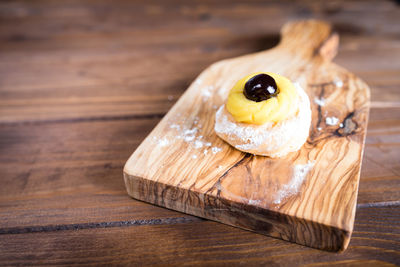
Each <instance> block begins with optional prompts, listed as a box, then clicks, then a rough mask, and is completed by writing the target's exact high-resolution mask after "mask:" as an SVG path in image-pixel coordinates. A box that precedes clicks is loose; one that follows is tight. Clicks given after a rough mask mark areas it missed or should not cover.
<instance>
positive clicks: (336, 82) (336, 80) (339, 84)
mask: <svg viewBox="0 0 400 267" xmlns="http://www.w3.org/2000/svg"><path fill="white" fill-rule="evenodd" d="M333 82H334V83H335V85H336V86H337V87H339V88H342V87H343V81H342V80H340V79H339V78H336V79H335V80H334V81H333Z"/></svg>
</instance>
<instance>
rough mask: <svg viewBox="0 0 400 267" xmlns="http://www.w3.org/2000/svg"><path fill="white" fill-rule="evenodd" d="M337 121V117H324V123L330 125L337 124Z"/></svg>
mask: <svg viewBox="0 0 400 267" xmlns="http://www.w3.org/2000/svg"><path fill="white" fill-rule="evenodd" d="M338 122H339V119H338V118H336V117H326V119H325V123H326V124H327V125H331V126H334V125H336V124H338Z"/></svg>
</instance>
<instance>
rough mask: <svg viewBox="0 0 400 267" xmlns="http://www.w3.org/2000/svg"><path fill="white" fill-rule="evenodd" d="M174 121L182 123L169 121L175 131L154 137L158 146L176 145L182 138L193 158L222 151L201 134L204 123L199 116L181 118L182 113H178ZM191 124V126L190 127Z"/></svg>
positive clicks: (170, 127)
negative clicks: (202, 123)
mask: <svg viewBox="0 0 400 267" xmlns="http://www.w3.org/2000/svg"><path fill="white" fill-rule="evenodd" d="M174 121H179V122H180V123H179V124H178V123H175V122H169V123H168V127H169V129H171V130H173V131H170V132H169V133H168V135H167V136H164V137H157V136H153V137H152V140H153V142H155V143H156V144H157V146H159V147H165V146H168V145H174V143H175V141H177V140H181V141H183V142H185V143H187V144H188V145H189V146H188V147H187V149H188V150H189V151H191V152H192V155H191V156H190V157H191V158H192V159H196V158H198V157H199V156H207V155H208V154H209V152H211V153H212V154H217V153H218V152H220V151H222V148H220V147H217V146H213V144H212V143H211V142H210V141H209V140H207V138H205V137H204V136H203V135H201V134H200V132H201V127H202V125H201V121H200V118H199V117H198V116H196V117H191V118H180V115H179V116H178V115H177V117H176V118H175V119H174ZM189 125H190V126H191V127H188V126H189Z"/></svg>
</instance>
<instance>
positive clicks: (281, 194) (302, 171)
mask: <svg viewBox="0 0 400 267" xmlns="http://www.w3.org/2000/svg"><path fill="white" fill-rule="evenodd" d="M313 167H314V162H312V161H309V162H308V163H307V164H296V165H294V167H293V174H292V179H291V180H290V181H289V183H287V184H285V185H283V187H282V188H281V189H280V190H279V191H278V193H277V197H276V199H275V200H274V201H273V203H274V204H280V203H281V202H282V200H283V199H285V198H287V197H288V196H291V195H294V194H297V193H298V192H299V190H300V187H301V185H302V184H303V182H304V179H305V178H306V177H307V174H308V172H309V171H310V170H311V169H312V168H313Z"/></svg>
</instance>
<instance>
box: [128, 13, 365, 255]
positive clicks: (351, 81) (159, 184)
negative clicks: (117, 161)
mask: <svg viewBox="0 0 400 267" xmlns="http://www.w3.org/2000/svg"><path fill="white" fill-rule="evenodd" d="M338 40H339V37H338V35H337V34H336V33H334V32H333V31H332V29H331V26H330V25H329V24H327V23H324V22H321V21H315V20H308V21H297V22H290V23H287V24H285V25H284V27H283V28H282V31H281V41H280V43H279V44H278V45H277V46H276V47H274V48H272V49H270V50H267V51H263V52H259V53H255V54H250V55H246V56H241V57H238V58H233V59H227V60H223V61H220V62H217V63H215V64H212V65H211V66H210V67H208V68H207V69H206V70H204V71H203V72H202V73H201V74H200V75H199V76H198V78H197V79H196V80H195V81H194V82H193V83H192V84H191V85H190V87H189V88H188V89H187V90H186V92H185V93H184V94H183V95H182V97H181V98H180V99H179V100H178V102H177V103H176V104H175V105H174V106H173V107H172V109H171V110H170V111H169V112H168V114H167V115H166V116H165V117H164V118H163V119H162V120H161V121H160V123H159V124H158V125H157V126H156V127H155V128H154V130H153V131H152V132H151V133H150V134H149V136H147V138H146V139H145V140H144V141H143V142H142V144H141V145H140V146H139V147H138V148H137V149H136V151H135V152H134V153H133V154H132V156H131V157H130V158H129V160H128V161H127V163H126V165H125V168H124V179H125V184H126V188H127V191H128V194H129V195H130V196H132V197H133V198H136V199H139V200H142V201H146V202H149V203H153V204H156V205H159V206H163V207H166V208H170V209H173V210H177V211H181V212H185V213H188V214H192V215H196V216H200V217H203V218H207V219H211V220H215V221H218V222H222V223H225V224H229V225H233V226H237V227H240V228H244V229H248V230H252V231H254V232H257V233H261V234H265V235H269V236H272V237H277V238H281V239H284V240H288V241H292V242H296V243H298V244H303V245H306V246H310V247H314V248H319V249H324V250H330V251H342V250H344V249H346V247H347V246H348V243H349V241H350V237H351V234H352V231H353V223H354V216H355V210H356V202H357V192H358V183H359V177H360V168H361V159H362V154H363V147H364V140H365V135H366V128H367V120H368V112H369V95H370V93H369V88H368V86H367V85H366V84H365V83H364V82H363V81H361V80H360V79H359V78H357V77H356V76H355V75H354V74H352V73H350V72H348V71H347V70H345V69H343V68H342V67H339V66H338V65H336V64H334V63H332V62H331V60H332V58H333V57H334V56H335V55H336V52H337V46H338ZM260 71H261V72H262V71H268V72H275V73H278V74H281V75H284V76H286V77H288V78H289V79H291V80H292V81H293V82H298V83H299V84H300V85H301V86H302V87H303V88H304V89H305V91H306V92H307V94H308V96H309V98H310V102H311V107H312V125H311V128H310V135H309V138H308V140H307V142H306V143H305V144H304V146H303V147H302V148H301V150H299V151H297V152H293V153H291V154H289V155H287V156H286V157H284V158H276V159H273V158H269V157H262V156H255V155H252V154H246V153H243V152H240V151H239V150H236V149H234V148H233V147H231V146H230V145H229V144H227V143H225V142H224V141H223V140H222V139H220V138H219V137H218V136H217V135H216V134H215V132H214V121H215V120H214V117H215V112H216V109H217V108H218V107H220V106H221V105H222V104H223V103H224V101H225V100H226V98H227V94H228V91H229V90H230V88H231V87H232V86H233V85H234V83H235V82H236V81H237V80H239V79H240V78H242V77H244V76H246V75H248V74H251V73H255V72H260Z"/></svg>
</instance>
